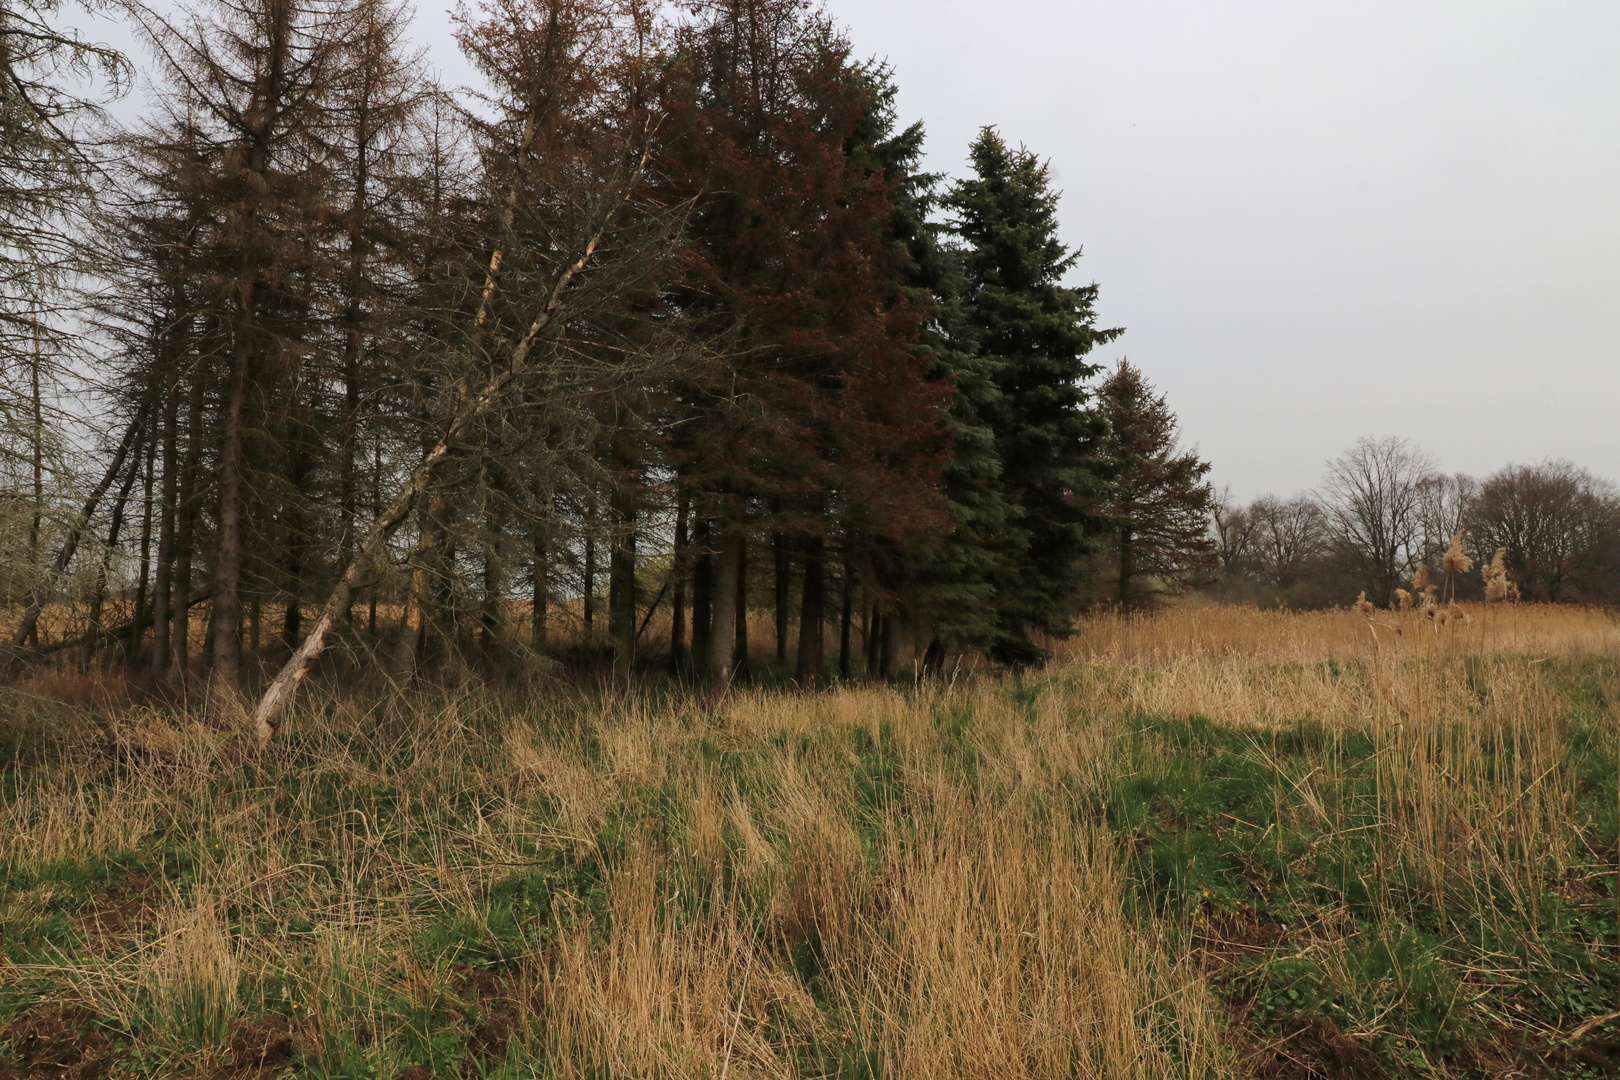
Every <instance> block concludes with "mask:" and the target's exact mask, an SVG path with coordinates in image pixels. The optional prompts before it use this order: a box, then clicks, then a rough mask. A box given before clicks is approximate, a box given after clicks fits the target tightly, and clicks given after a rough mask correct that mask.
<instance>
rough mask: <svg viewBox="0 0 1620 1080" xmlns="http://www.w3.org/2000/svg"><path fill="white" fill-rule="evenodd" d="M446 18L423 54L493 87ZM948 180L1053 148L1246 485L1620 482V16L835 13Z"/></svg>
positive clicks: (1159, 365) (913, 6) (1147, 342)
mask: <svg viewBox="0 0 1620 1080" xmlns="http://www.w3.org/2000/svg"><path fill="white" fill-rule="evenodd" d="M445 6H446V5H445V4H444V2H443V0H439V2H438V3H434V2H433V0H425V2H423V3H422V5H421V10H420V11H419V14H418V28H419V39H420V40H421V41H422V42H423V43H424V44H425V45H427V46H428V48H429V50H430V56H431V58H432V59H433V61H434V62H435V63H436V64H437V65H439V66H440V67H441V68H442V69H443V72H444V76H445V80H446V81H447V82H448V83H451V84H455V83H458V82H465V81H468V80H469V78H470V73H469V72H468V71H467V69H466V67H465V65H464V64H462V63H460V61H459V57H458V56H456V54H455V49H454V44H453V43H452V42H451V41H450V40H449V32H448V31H449V21H448V17H447V16H446V15H445V13H444V11H443V8H444V7H445ZM828 6H829V9H830V11H831V12H832V14H833V15H834V17H835V18H837V19H838V20H839V21H840V22H841V23H842V24H843V25H844V26H845V27H846V28H847V30H848V31H849V33H850V35H851V37H852V39H853V41H854V43H855V46H856V49H857V51H858V52H859V53H860V54H861V55H863V56H874V55H875V56H878V57H882V58H887V59H888V60H889V61H890V62H891V63H892V64H893V66H894V68H895V74H896V78H897V81H898V83H899V86H900V107H901V113H902V118H903V119H904V120H906V121H907V122H909V121H910V120H911V119H921V120H923V121H924V122H925V123H926V125H927V128H928V133H929V143H928V145H929V150H930V160H929V166H930V168H933V169H935V170H939V171H947V172H960V171H961V170H962V169H963V168H964V162H965V153H966V147H967V144H968V142H969V140H970V139H971V138H972V137H973V135H974V133H975V132H976V130H977V129H978V127H979V126H980V125H982V124H996V125H998V126H999V127H1000V129H1001V131H1002V133H1003V135H1004V136H1005V137H1006V138H1007V139H1008V140H1009V141H1012V142H1023V143H1025V144H1027V145H1028V146H1029V147H1030V148H1031V149H1032V150H1035V151H1036V152H1038V153H1040V154H1041V155H1043V156H1046V157H1049V158H1050V159H1051V162H1052V165H1053V169H1054V174H1055V176H1056V177H1057V180H1058V183H1059V186H1060V187H1061V188H1062V189H1063V190H1064V192H1065V195H1064V199H1063V203H1062V208H1061V212H1062V218H1063V223H1064V232H1065V237H1066V239H1067V240H1068V241H1069V242H1070V243H1071V244H1076V245H1083V246H1084V249H1085V258H1084V259H1083V260H1082V261H1081V265H1080V268H1079V270H1078V272H1077V275H1076V276H1077V278H1078V279H1080V280H1086V281H1090V280H1095V281H1098V282H1099V283H1101V286H1102V296H1101V303H1100V309H1101V313H1102V318H1103V321H1104V323H1105V325H1122V326H1125V327H1126V328H1127V332H1126V334H1125V335H1124V336H1123V337H1122V338H1120V339H1119V340H1118V341H1117V342H1115V343H1114V344H1113V345H1111V346H1109V347H1107V349H1106V350H1105V351H1103V352H1102V353H1101V354H1099V357H1098V358H1099V359H1101V360H1104V361H1108V362H1112V361H1113V360H1115V359H1117V358H1118V357H1119V356H1121V355H1129V356H1130V357H1131V359H1132V361H1133V362H1135V363H1137V364H1138V365H1139V366H1140V367H1141V368H1142V369H1143V370H1144V371H1145V372H1146V373H1147V374H1148V376H1149V378H1151V379H1152V380H1154V381H1155V382H1156V383H1157V384H1158V385H1159V387H1160V388H1161V389H1163V390H1165V391H1166V392H1167V393H1168V394H1169V397H1170V402H1171V405H1172V406H1173V407H1174V408H1175V409H1176V410H1177V411H1178V412H1179V414H1180V416H1181V418H1182V422H1183V431H1184V435H1185V437H1186V438H1187V440H1188V441H1189V442H1195V443H1197V444H1199V445H1200V446H1201V447H1202V449H1203V451H1204V454H1205V456H1206V457H1208V458H1209V459H1210V460H1211V461H1212V462H1213V463H1214V467H1215V468H1214V473H1213V476H1214V478H1215V479H1216V481H1217V482H1218V483H1230V484H1231V485H1232V487H1233V490H1234V493H1235V494H1236V495H1238V496H1240V497H1245V498H1246V497H1249V496H1253V495H1257V494H1260V493H1262V492H1266V491H1273V492H1276V493H1279V494H1286V493H1290V492H1292V491H1295V490H1299V489H1302V488H1307V487H1311V486H1314V485H1315V483H1316V482H1317V480H1318V478H1319V477H1320V475H1321V472H1322V465H1323V462H1324V460H1325V459H1327V458H1329V457H1331V456H1334V455H1335V454H1337V453H1339V452H1340V451H1342V450H1343V449H1344V448H1346V447H1347V446H1349V445H1350V443H1351V442H1353V441H1354V440H1355V438H1356V437H1357V436H1359V435H1363V434H1374V435H1384V434H1393V435H1402V436H1406V437H1409V438H1412V439H1413V440H1415V441H1416V442H1418V443H1419V444H1420V445H1421V446H1423V447H1424V448H1425V449H1427V450H1428V451H1430V452H1431V453H1432V454H1434V455H1435V456H1436V457H1437V458H1438V459H1439V460H1440V462H1441V464H1442V465H1443V466H1444V467H1445V468H1447V469H1449V470H1462V471H1468V472H1473V473H1484V472H1488V471H1490V470H1492V469H1495V468H1497V467H1499V466H1501V465H1503V464H1505V463H1507V462H1509V461H1530V460H1536V459H1540V458H1543V457H1568V458H1570V459H1572V460H1574V461H1576V462H1579V463H1581V464H1584V465H1586V466H1588V467H1589V468H1591V469H1592V470H1593V471H1594V472H1597V473H1599V474H1602V475H1605V476H1609V477H1615V478H1620V435H1617V433H1616V423H1615V418H1616V416H1617V415H1620V59H1617V58H1620V4H1614V3H1596V2H1594V3H1586V4H1574V3H1540V4H1530V3H1519V4H1500V3H1482V2H1479V0H1473V2H1470V3H1467V4H1462V3H1446V4H1439V3H1421V4H1413V3H1410V2H1409V0H1408V2H1401V3H1369V2H1358V3H1355V4H1325V3H1302V2H1299V0H1290V2H1278V3H1239V2H1233V0H1222V2H1221V3H1218V4H1212V3H1207V2H1198V3H1190V2H1189V3H1167V2H1156V0H1111V2H1107V3H1095V2H1091V3H1088V2H1074V0H1068V2H1016V3H1009V2H1002V3H990V2H984V0H859V2H857V0H829V4H828Z"/></svg>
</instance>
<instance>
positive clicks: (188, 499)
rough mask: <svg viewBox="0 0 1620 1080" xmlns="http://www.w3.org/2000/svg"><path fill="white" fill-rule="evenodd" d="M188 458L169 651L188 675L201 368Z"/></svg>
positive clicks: (194, 386) (194, 382)
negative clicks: (172, 627)
mask: <svg viewBox="0 0 1620 1080" xmlns="http://www.w3.org/2000/svg"><path fill="white" fill-rule="evenodd" d="M186 414H187V415H186V460H185V463H184V464H183V465H182V466H181V467H180V493H179V501H178V504H177V505H178V516H179V524H178V527H177V529H176V530H175V541H174V545H175V562H174V589H173V594H174V595H173V601H172V602H173V605H174V629H173V632H172V633H171V634H170V642H169V653H170V657H171V660H172V662H173V664H174V668H175V670H176V671H178V672H180V674H182V675H184V674H186V672H187V671H189V670H190V667H191V567H192V561H193V560H194V559H195V557H196V553H195V550H194V549H195V547H196V541H195V537H196V535H197V507H198V505H199V504H200V503H201V501H202V499H201V493H200V492H198V490H197V469H198V466H199V464H200V463H201V459H202V440H203V378H202V373H201V372H200V371H199V372H197V373H195V374H193V376H192V379H191V401H190V402H189V403H188V404H187V406H186Z"/></svg>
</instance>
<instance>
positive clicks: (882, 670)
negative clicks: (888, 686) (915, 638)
mask: <svg viewBox="0 0 1620 1080" xmlns="http://www.w3.org/2000/svg"><path fill="white" fill-rule="evenodd" d="M878 636H879V638H880V641H879V644H878V674H879V675H881V676H883V677H884V678H885V679H887V678H888V677H889V676H891V675H893V674H894V665H895V662H896V661H897V660H899V659H900V618H899V616H897V615H892V614H889V613H888V612H885V613H884V615H883V632H882V633H881V634H880V635H878Z"/></svg>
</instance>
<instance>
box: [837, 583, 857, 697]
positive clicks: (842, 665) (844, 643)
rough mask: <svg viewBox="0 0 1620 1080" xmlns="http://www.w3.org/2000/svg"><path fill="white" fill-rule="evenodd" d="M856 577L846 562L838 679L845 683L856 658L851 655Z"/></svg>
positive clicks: (839, 634) (839, 622)
mask: <svg viewBox="0 0 1620 1080" xmlns="http://www.w3.org/2000/svg"><path fill="white" fill-rule="evenodd" d="M854 602H855V575H854V573H853V572H852V571H851V570H850V566H849V560H848V559H845V561H844V597H843V604H842V607H841V609H840V611H839V613H838V677H839V678H840V679H843V680H844V681H845V682H848V681H849V677H850V672H851V671H852V670H853V668H854V658H853V657H852V656H851V655H850V640H849V639H850V632H851V630H852V627H853V623H854V617H855V610H854Z"/></svg>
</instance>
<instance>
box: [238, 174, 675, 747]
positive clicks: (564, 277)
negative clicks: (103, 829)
mask: <svg viewBox="0 0 1620 1080" xmlns="http://www.w3.org/2000/svg"><path fill="white" fill-rule="evenodd" d="M645 164H646V156H645V155H643V156H642V158H641V161H640V162H639V163H638V164H637V165H636V166H635V169H634V172H633V173H632V174H631V175H630V176H629V178H628V184H627V187H626V190H625V196H624V200H623V201H622V202H620V203H618V204H616V205H615V207H614V210H613V211H612V212H610V213H609V214H608V215H607V216H605V217H604V218H603V219H602V221H601V222H600V224H599V226H598V229H597V231H596V234H595V235H594V236H592V237H591V239H590V240H589V241H588V242H587V243H586V244H585V248H584V250H583V251H582V252H581V253H580V255H579V258H578V259H576V260H575V261H574V262H573V263H571V264H569V266H568V267H567V269H565V270H564V271H563V272H562V273H561V274H559V275H558V277H557V280H556V281H555V282H554V283H553V285H552V288H551V292H550V294H549V295H548V297H547V299H546V303H545V306H544V307H542V308H541V310H540V312H539V313H538V314H537V315H536V316H535V318H534V319H533V321H532V322H530V324H529V327H528V330H527V331H526V332H525V333H524V335H523V337H522V338H521V339H519V341H518V342H517V344H516V345H514V346H513V348H512V351H511V354H510V355H509V357H508V358H507V362H506V363H504V364H500V365H492V369H493V370H494V372H495V374H494V375H493V376H492V377H491V378H490V380H489V382H488V383H486V384H485V385H484V387H483V388H482V389H481V390H479V391H478V392H477V393H476V394H473V393H468V392H466V391H465V390H464V391H462V392H461V394H460V396H459V400H458V401H457V402H456V406H455V412H454V414H453V415H452V417H451V419H450V422H449V423H448V424H447V425H446V426H445V431H444V437H443V438H441V439H440V440H439V442H438V443H437V444H436V445H435V446H434V447H433V449H432V450H430V451H429V452H428V454H427V456H426V457H425V458H423V460H422V462H421V463H420V464H419V465H417V467H416V469H415V470H414V471H413V472H412V473H411V479H410V481H409V482H408V483H407V484H406V485H405V488H404V490H403V491H401V492H400V493H399V495H398V496H397V497H396V498H395V499H394V501H393V504H392V505H391V506H390V507H389V508H388V512H387V513H385V514H382V515H380V516H379V517H378V518H377V520H376V522H374V523H373V525H372V527H371V531H370V532H369V533H368V534H367V536H366V541H365V543H364V544H362V545H361V546H360V548H359V550H358V551H357V552H356V553H355V557H354V559H353V561H351V562H350V563H349V565H348V567H347V568H345V570H344V572H343V576H342V577H341V578H339V579H338V584H337V587H336V588H334V589H333V590H332V593H331V595H330V596H329V597H327V601H326V605H325V607H323V608H322V610H321V615H320V618H319V619H318V620H317V621H316V623H315V626H314V627H313V628H312V629H311V630H310V633H309V635H308V636H307V637H305V638H304V643H303V644H302V645H300V646H299V648H298V651H297V652H296V653H294V654H293V655H292V657H291V659H289V660H288V661H287V663H286V664H285V665H283V666H282V669H281V671H280V672H279V673H277V675H276V677H275V679H273V680H272V681H271V683H270V685H269V687H267V688H266V689H265V692H264V696H263V697H261V698H260V699H259V705H258V708H256V709H255V710H254V713H253V735H254V739H255V742H256V744H257V747H258V749H259V750H260V751H261V752H262V751H263V750H264V748H265V746H267V745H268V744H269V741H270V739H271V737H272V736H274V734H275V732H276V727H277V722H278V719H279V717H280V715H281V713H282V711H283V710H284V709H286V708H287V706H288V705H289V704H290V703H291V701H292V699H293V696H294V695H295V694H296V693H297V692H298V688H299V687H300V686H301V685H302V684H303V682H304V679H305V678H306V677H308V675H309V672H310V670H311V669H312V668H313V667H314V666H315V661H316V660H317V659H319V658H320V655H321V653H322V652H323V651H324V650H325V648H326V643H327V640H328V638H329V636H330V635H331V632H332V628H333V627H334V626H335V625H336V623H337V621H338V620H340V619H342V618H343V617H344V616H345V615H346V614H347V613H348V610H349V605H350V604H351V603H353V601H354V590H355V587H356V586H357V585H358V584H359V583H360V580H361V578H362V577H363V576H364V575H365V573H366V571H367V569H368V568H369V567H370V565H371V563H372V561H373V560H374V559H375V558H376V557H377V555H378V553H379V552H380V551H381V550H382V549H383V548H384V547H385V546H386V545H387V543H388V539H389V537H391V536H393V534H394V530H396V529H397V528H399V525H400V523H401V522H403V521H404V520H405V517H406V515H408V514H409V513H410V509H411V505H412V504H413V503H414V502H415V501H416V499H417V497H418V496H419V495H420V494H421V493H422V492H423V491H424V490H426V488H427V486H428V483H429V481H430V480H431V479H432V478H433V473H434V471H435V469H436V468H437V466H438V464H439V463H440V462H441V461H443V460H444V458H445V456H446V455H448V454H449V452H450V448H451V447H452V446H453V445H455V444H456V443H457V442H459V441H460V439H461V437H462V435H463V433H464V431H465V430H466V428H468V427H469V426H471V425H472V424H473V423H475V422H476V421H479V420H481V419H482V418H483V417H484V416H485V414H487V413H488V412H489V411H490V410H491V408H492V407H493V405H494V404H495V402H496V401H497V400H499V397H500V394H501V393H502V391H504V390H505V389H506V387H507V386H508V384H510V383H511V381H512V380H513V379H516V378H519V377H520V376H522V375H523V374H524V373H526V372H527V371H528V370H529V364H528V358H529V353H530V350H531V349H532V348H533V346H534V342H535V340H536V339H537V338H538V336H539V335H540V333H541V331H543V330H545V329H546V328H547V327H548V326H549V325H550V324H551V322H552V320H553V318H554V317H555V316H556V313H557V310H558V308H560V307H561V305H562V298H563V295H564V293H565V291H566V290H567V288H568V286H569V284H570V283H571V282H572V281H573V279H574V277H575V275H577V274H579V273H580V272H581V271H583V270H584V269H585V267H586V266H587V265H588V264H589V263H590V260H591V257H592V255H594V254H595V252H596V248H597V245H598V244H599V243H601V238H602V235H603V232H604V231H605V229H606V228H607V226H608V224H609V223H610V222H611V220H612V218H613V216H615V215H616V213H617V206H618V205H623V202H628V200H629V197H630V193H631V192H632V191H634V190H635V188H636V185H637V181H638V180H639V178H640V174H641V169H642V168H644V167H645Z"/></svg>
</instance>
